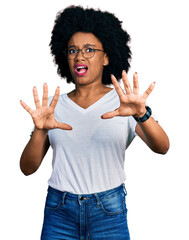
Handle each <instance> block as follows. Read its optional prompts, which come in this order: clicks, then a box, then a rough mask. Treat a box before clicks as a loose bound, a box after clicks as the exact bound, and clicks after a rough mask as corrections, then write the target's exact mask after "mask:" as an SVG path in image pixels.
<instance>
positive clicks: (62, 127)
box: [56, 122, 72, 130]
mask: <svg viewBox="0 0 189 240" xmlns="http://www.w3.org/2000/svg"><path fill="white" fill-rule="evenodd" d="M56 128H60V129H62V130H72V127H71V126H70V125H68V124H66V123H61V122H57V126H56Z"/></svg>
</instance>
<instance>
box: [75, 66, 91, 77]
mask: <svg viewBox="0 0 189 240" xmlns="http://www.w3.org/2000/svg"><path fill="white" fill-rule="evenodd" d="M87 70H88V67H87V65H83V64H82V65H81V64H77V65H76V66H75V72H76V74H77V75H78V76H84V75H85V74H86V73H87Z"/></svg>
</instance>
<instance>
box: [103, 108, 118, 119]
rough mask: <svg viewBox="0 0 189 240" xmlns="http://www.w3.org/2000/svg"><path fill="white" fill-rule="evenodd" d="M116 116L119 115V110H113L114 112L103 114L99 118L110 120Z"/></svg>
mask: <svg viewBox="0 0 189 240" xmlns="http://www.w3.org/2000/svg"><path fill="white" fill-rule="evenodd" d="M118 115H119V110H118V109H116V110H114V111H112V112H107V113H104V114H103V115H102V116H101V118H102V119H110V118H113V117H116V116H118Z"/></svg>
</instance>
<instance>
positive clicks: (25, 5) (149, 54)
mask: <svg viewBox="0 0 189 240" xmlns="http://www.w3.org/2000/svg"><path fill="white" fill-rule="evenodd" d="M70 4H74V5H78V4H80V5H82V6H89V7H95V8H100V9H101V10H107V11H110V12H113V13H115V15H116V16H117V17H118V18H119V19H120V20H122V21H123V28H125V29H127V31H128V32H129V34H130V35H131V38H132V42H131V48H132V52H133V60H132V63H131V69H130V71H129V78H130V81H131V82H132V74H133V73H134V72H135V71H137V72H138V75H139V80H140V91H141V93H142V92H144V91H145V90H146V88H147V87H148V86H149V84H150V83H151V82H153V81H156V87H155V89H154V92H153V93H152V94H151V96H150V97H149V99H148V104H149V105H150V106H151V108H152V110H153V112H154V113H155V115H156V117H157V118H158V119H159V122H160V124H161V125H162V126H163V128H164V129H165V130H166V132H167V134H168V136H169V138H170V142H171V148H170V150H169V152H168V153H167V154H166V155H164V156H163V155H158V154H155V153H153V152H152V151H151V150H149V149H148V148H147V147H146V146H145V144H144V143H142V141H141V140H140V139H138V138H137V139H135V140H134V142H133V143H132V144H131V146H130V147H129V149H128V151H127V154H126V164H125V171H126V175H127V180H126V188H127V191H128V195H127V208H128V224H129V229H130V234H131V239H132V240H160V239H161V240H178V239H179V240H180V239H182V240H188V239H189V232H188V225H189V193H188V191H189V187H188V185H189V165H188V148H189V144H188V141H187V138H186V137H187V135H188V133H189V131H188V130H189V127H188V117H189V114H188V103H189V101H188V56H189V47H188V45H189V34H188V22H189V15H188V5H187V1H183V0H180V1H174V0H172V1H171V0H170V1H169V0H167V1H166V0H158V1H152V0H143V1H140V0H138V1H137V0H130V1H129V0H124V1H119V0H116V1H109V0H107V1H105V0H103V1H102V0H95V1H86V0H82V1H81V0H75V1H68V0H64V1H63V0H51V1H50V0H32V1H24V0H17V1H13V0H12V1H10V0H7V1H4V3H2V2H1V6H0V32H1V37H0V41H1V43H0V61H1V65H0V66H1V70H0V75H1V76H0V79H1V94H0V98H1V99H0V103H1V106H0V114H1V116H0V127H1V131H0V134H1V145H0V147H1V159H0V164H1V167H0V219H1V231H0V239H4V240H9V239H11V240H12V239H19V240H26V239H27V240H35V239H39V236H40V232H41V226H42V221H43V208H44V203H45V198H46V190H47V180H48V178H49V177H50V173H51V158H52V151H51V150H50V151H49V152H48V154H47V156H46V157H45V159H44V161H43V163H42V165H41V167H40V169H39V170H38V171H37V172H36V173H35V174H34V175H32V176H29V177H25V176H24V175H23V174H22V173H21V172H20V170H19V158H20V155H21V153H22V151H23V148H24V146H25V145H26V143H27V141H28V140H29V135H30V132H31V129H32V127H33V123H32V120H31V119H30V116H29V114H28V113H27V112H25V111H24V109H22V107H21V106H20V103H19V100H20V99H22V100H24V101H25V102H26V103H27V104H28V105H30V106H31V107H34V103H33V97H32V87H33V86H37V88H38V91H39V94H40V96H41V94H42V84H43V83H44V82H47V83H48V85H49V92H50V95H52V94H54V90H55V88H56V86H58V85H59V86H60V87H61V93H64V92H68V91H70V90H71V89H73V86H72V85H67V84H66V82H65V80H61V79H60V77H59V76H58V75H57V73H56V67H55V66H54V63H53V62H52V56H51V55H50V50H49V46H48V44H49V42H50V36H51V30H52V27H53V24H54V19H55V16H56V13H57V12H58V11H59V10H62V9H63V8H65V7H67V6H69V5H70Z"/></svg>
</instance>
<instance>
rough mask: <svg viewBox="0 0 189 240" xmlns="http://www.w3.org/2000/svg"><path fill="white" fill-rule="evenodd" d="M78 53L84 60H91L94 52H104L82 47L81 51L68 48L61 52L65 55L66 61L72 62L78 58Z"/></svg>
mask: <svg viewBox="0 0 189 240" xmlns="http://www.w3.org/2000/svg"><path fill="white" fill-rule="evenodd" d="M79 51H81V52H82V55H83V57H85V58H92V57H93V56H94V54H95V52H96V51H101V52H104V50H101V49H94V48H92V47H83V48H82V49H79V48H75V47H69V48H67V49H65V50H64V51H63V52H64V53H65V55H66V57H67V58H68V59H70V60H73V59H75V58H76V57H77V56H78V54H79Z"/></svg>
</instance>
